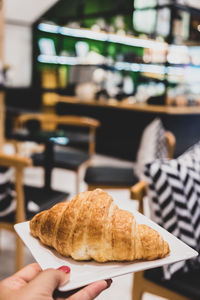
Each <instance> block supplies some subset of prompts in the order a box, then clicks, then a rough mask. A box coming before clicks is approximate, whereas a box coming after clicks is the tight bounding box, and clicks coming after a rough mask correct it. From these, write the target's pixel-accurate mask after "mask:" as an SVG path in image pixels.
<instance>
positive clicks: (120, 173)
mask: <svg viewBox="0 0 200 300" xmlns="http://www.w3.org/2000/svg"><path fill="white" fill-rule="evenodd" d="M165 138H166V143H167V148H168V151H167V157H168V158H172V157H173V153H174V147H175V143H176V140H175V137H174V135H173V133H171V132H170V131H166V132H165ZM84 180H85V182H86V183H87V185H88V190H93V189H95V188H102V189H130V188H131V186H133V185H134V184H135V183H136V182H138V180H139V179H138V177H137V176H136V175H135V174H134V167H116V166H89V167H88V168H87V170H86V174H85V178H84Z"/></svg>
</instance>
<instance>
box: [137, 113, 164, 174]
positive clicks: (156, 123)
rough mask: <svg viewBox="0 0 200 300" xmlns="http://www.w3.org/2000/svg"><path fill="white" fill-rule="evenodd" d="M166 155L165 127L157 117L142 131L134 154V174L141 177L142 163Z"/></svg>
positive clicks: (142, 171) (142, 172)
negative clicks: (135, 154)
mask: <svg viewBox="0 0 200 300" xmlns="http://www.w3.org/2000/svg"><path fill="white" fill-rule="evenodd" d="M166 156H167V143H166V138H165V129H164V127H163V124H162V121H161V120H160V119H159V118H156V119H154V120H153V121H152V122H151V123H150V124H149V125H148V126H147V127H146V128H145V129H144V131H143V134H142V137H141V141H140V145H139V148H138V152H137V156H136V169H135V171H136V174H137V175H138V177H139V178H140V179H143V174H144V165H145V164H147V163H150V162H151V161H154V160H155V159H156V158H165V157H166Z"/></svg>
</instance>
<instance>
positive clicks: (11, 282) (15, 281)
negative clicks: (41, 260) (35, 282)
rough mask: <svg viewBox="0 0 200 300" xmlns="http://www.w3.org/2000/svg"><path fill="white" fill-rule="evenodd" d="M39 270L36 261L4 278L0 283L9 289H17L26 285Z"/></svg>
mask: <svg viewBox="0 0 200 300" xmlns="http://www.w3.org/2000/svg"><path fill="white" fill-rule="evenodd" d="M40 272H41V268H40V266H39V265H38V264H37V263H34V264H31V265H28V266H26V267H24V268H23V269H21V270H20V271H18V272H17V273H15V274H14V275H12V276H10V277H7V278H6V279H4V280H3V281H2V285H3V286H5V287H7V288H9V289H10V290H18V289H20V288H21V287H24V286H26V285H27V283H28V282H29V281H30V280H32V279H34V278H35V277H36V276H37V275H38V274H39V273H40Z"/></svg>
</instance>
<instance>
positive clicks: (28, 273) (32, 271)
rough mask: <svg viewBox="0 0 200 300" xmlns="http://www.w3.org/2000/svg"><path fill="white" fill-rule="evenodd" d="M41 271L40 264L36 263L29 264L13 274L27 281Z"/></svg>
mask: <svg viewBox="0 0 200 300" xmlns="http://www.w3.org/2000/svg"><path fill="white" fill-rule="evenodd" d="M41 271H42V269H41V267H40V265H39V264H38V263H33V264H30V265H28V266H26V267H24V268H23V269H21V270H20V271H18V272H17V273H15V274H14V275H13V276H17V277H18V278H21V279H23V280H24V281H26V282H29V281H31V280H33V279H34V278H35V277H36V276H37V275H38V274H39V273H40V272H41Z"/></svg>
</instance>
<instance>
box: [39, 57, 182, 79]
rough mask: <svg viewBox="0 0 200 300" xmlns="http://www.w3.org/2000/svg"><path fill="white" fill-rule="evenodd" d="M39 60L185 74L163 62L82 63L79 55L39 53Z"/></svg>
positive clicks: (121, 69)
mask: <svg viewBox="0 0 200 300" xmlns="http://www.w3.org/2000/svg"><path fill="white" fill-rule="evenodd" d="M38 62H40V63H49V64H58V65H71V66H72V65H73V66H74V65H79V66H99V67H101V66H103V65H105V66H108V67H111V68H115V69H116V70H118V71H132V72H142V73H146V72H147V73H152V74H162V75H164V74H169V75H177V76H182V75H184V70H183V68H182V67H176V66H169V67H165V66H164V65H161V64H145V63H141V64H139V63H129V62H116V63H113V64H96V65H95V64H88V63H81V60H80V59H79V58H78V57H68V56H67V57H66V56H50V55H43V54H41V55H39V56H38Z"/></svg>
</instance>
